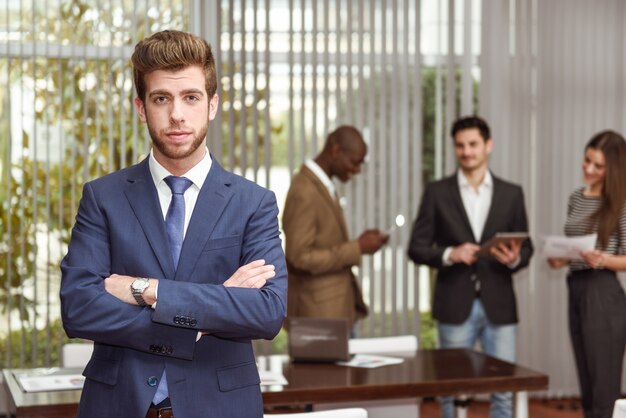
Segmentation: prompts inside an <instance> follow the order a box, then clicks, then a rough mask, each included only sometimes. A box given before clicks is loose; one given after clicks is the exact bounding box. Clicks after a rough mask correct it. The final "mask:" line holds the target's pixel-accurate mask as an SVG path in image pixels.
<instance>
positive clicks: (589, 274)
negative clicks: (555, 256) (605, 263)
mask: <svg viewBox="0 0 626 418" xmlns="http://www.w3.org/2000/svg"><path fill="white" fill-rule="evenodd" d="M567 285H568V289H569V329H570V337H571V339H572V346H573V347H574V356H575V359H576V368H577V370H578V382H579V384H580V392H581V400H582V406H583V409H584V412H585V418H611V415H612V412H613V405H614V403H615V400H616V399H618V398H619V397H620V392H621V390H620V386H621V380H622V363H623V359H624V347H625V345H626V296H625V295H624V290H623V289H622V286H621V285H620V283H619V281H618V280H617V277H616V275H615V272H613V271H610V270H583V271H577V272H573V273H570V275H569V276H568V278H567Z"/></svg>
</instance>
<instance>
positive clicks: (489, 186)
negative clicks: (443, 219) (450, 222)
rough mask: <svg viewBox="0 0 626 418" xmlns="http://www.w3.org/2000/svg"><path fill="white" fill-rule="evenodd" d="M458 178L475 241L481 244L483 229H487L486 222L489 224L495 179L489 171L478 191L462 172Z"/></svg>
mask: <svg viewBox="0 0 626 418" xmlns="http://www.w3.org/2000/svg"><path fill="white" fill-rule="evenodd" d="M456 178H457V181H458V183H459V190H460V192H461V199H462V200H463V207H464V208H465V213H467V217H468V218H469V221H470V225H471V226H472V232H473V233H474V239H475V240H476V242H480V238H481V237H482V235H483V229H484V228H485V222H487V215H488V214H489V208H490V207H491V198H492V197H493V177H491V173H490V172H489V171H487V172H486V173H485V177H484V178H483V181H482V182H481V183H480V184H479V185H478V188H476V189H474V188H473V187H472V186H471V185H470V184H469V182H468V181H467V177H465V175H464V174H463V173H462V172H461V170H459V171H458V172H457V175H456Z"/></svg>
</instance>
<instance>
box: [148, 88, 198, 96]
mask: <svg viewBox="0 0 626 418" xmlns="http://www.w3.org/2000/svg"><path fill="white" fill-rule="evenodd" d="M180 94H181V95H182V96H185V95H187V94H198V95H200V96H204V92H203V91H202V90H200V89H186V90H182V91H181V92H180ZM148 96H150V97H152V96H173V94H172V93H171V92H170V91H168V90H162V89H158V90H154V91H151V92H150V93H149V94H148Z"/></svg>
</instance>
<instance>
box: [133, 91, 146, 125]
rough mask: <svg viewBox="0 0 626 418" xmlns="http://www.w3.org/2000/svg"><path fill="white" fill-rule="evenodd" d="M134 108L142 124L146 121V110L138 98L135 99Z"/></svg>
mask: <svg viewBox="0 0 626 418" xmlns="http://www.w3.org/2000/svg"><path fill="white" fill-rule="evenodd" d="M134 103H135V108H136V109H137V113H138V114H139V119H141V121H142V122H145V121H146V108H145V106H144V103H143V100H141V99H140V98H139V97H135V101H134Z"/></svg>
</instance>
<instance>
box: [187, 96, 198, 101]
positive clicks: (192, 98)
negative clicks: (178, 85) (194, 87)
mask: <svg viewBox="0 0 626 418" xmlns="http://www.w3.org/2000/svg"><path fill="white" fill-rule="evenodd" d="M186 99H187V101H188V102H198V101H200V97H198V96H194V95H190V96H187V98H186Z"/></svg>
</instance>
